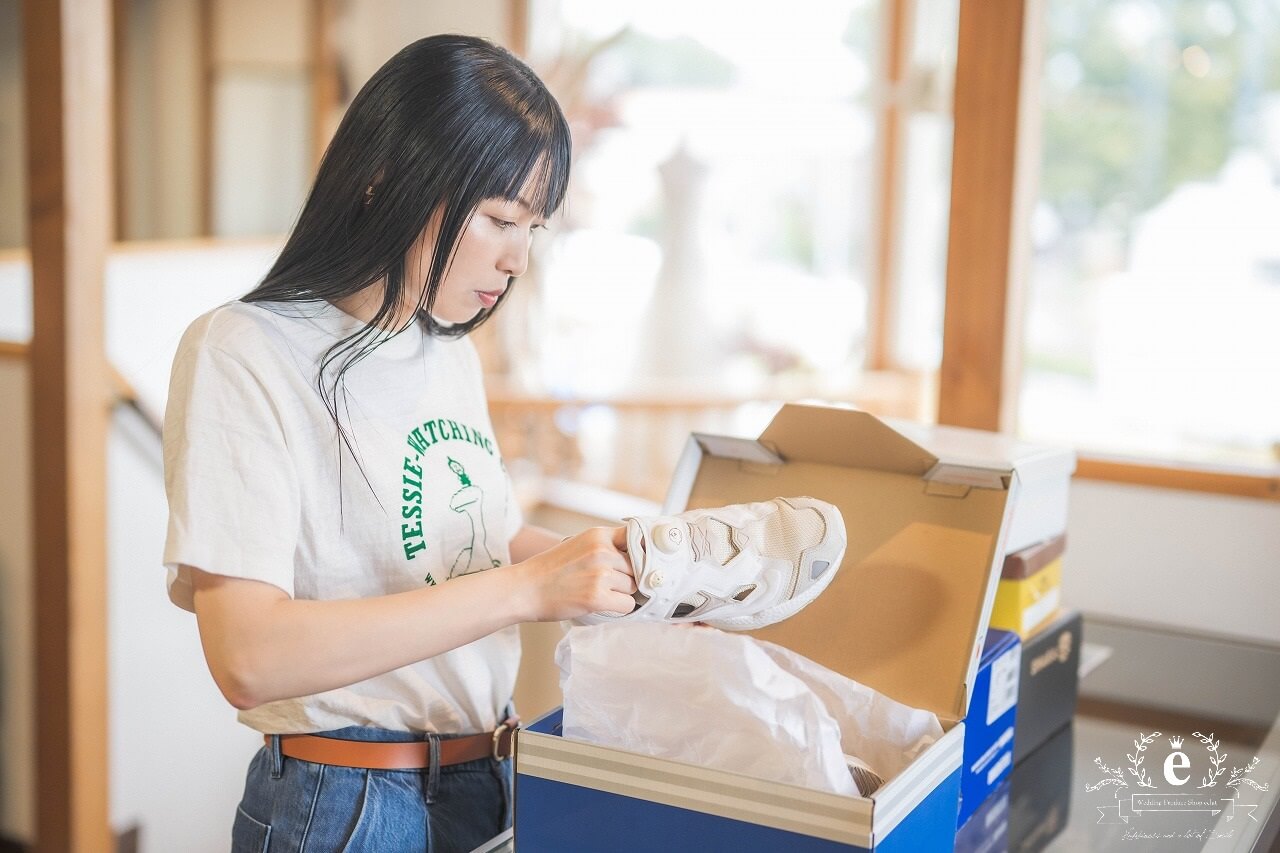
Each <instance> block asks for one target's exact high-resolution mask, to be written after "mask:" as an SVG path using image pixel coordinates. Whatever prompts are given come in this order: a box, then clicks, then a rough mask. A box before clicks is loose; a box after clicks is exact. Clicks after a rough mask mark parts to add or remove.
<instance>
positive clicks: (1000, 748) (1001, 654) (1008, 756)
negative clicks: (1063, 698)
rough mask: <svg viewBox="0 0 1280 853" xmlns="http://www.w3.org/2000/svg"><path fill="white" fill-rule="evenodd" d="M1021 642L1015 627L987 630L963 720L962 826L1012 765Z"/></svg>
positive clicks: (1006, 777)
mask: <svg viewBox="0 0 1280 853" xmlns="http://www.w3.org/2000/svg"><path fill="white" fill-rule="evenodd" d="M1021 671H1022V643H1021V642H1020V641H1019V639H1018V635H1017V634H1016V633H1014V632H1013V631H1001V630H998V629H995V628H992V629H990V630H988V631H987V638H986V642H985V643H984V644H983V648H982V660H981V661H980V662H979V664H978V676H977V679H976V680H975V681H974V683H973V697H972V699H971V700H970V702H969V715H968V716H967V717H965V720H964V766H963V768H962V769H961V772H960V812H959V818H958V821H957V824H958V825H963V824H964V823H965V821H967V820H969V817H970V816H971V815H972V814H973V813H974V812H976V811H977V810H978V809H979V808H980V807H981V806H982V804H983V802H984V801H985V800H986V799H987V797H989V796H991V794H992V793H993V792H994V791H995V790H996V788H998V787H1000V783H1002V782H1003V781H1004V780H1006V779H1008V778H1009V773H1010V772H1011V771H1012V770H1013V734H1014V723H1015V721H1016V719H1017V713H1018V678H1019V674H1020V672H1021Z"/></svg>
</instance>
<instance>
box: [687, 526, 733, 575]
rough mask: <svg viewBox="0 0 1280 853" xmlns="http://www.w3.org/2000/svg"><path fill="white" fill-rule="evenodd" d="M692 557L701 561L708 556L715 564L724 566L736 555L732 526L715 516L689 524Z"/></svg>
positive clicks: (696, 560)
mask: <svg viewBox="0 0 1280 853" xmlns="http://www.w3.org/2000/svg"><path fill="white" fill-rule="evenodd" d="M689 530H690V534H689V536H690V543H689V544H690V545H691V546H692V547H693V559H694V561H695V562H702V558H703V557H704V556H710V557H711V559H712V560H714V561H715V562H716V564H717V565H721V566H726V565H728V564H729V561H730V560H732V559H733V558H734V557H736V556H738V550H739V549H738V546H736V545H734V544H733V528H732V527H730V526H729V525H727V524H725V523H724V522H723V521H720V520H719V519H716V518H704V519H702V521H700V522H698V523H697V524H693V525H690V526H689Z"/></svg>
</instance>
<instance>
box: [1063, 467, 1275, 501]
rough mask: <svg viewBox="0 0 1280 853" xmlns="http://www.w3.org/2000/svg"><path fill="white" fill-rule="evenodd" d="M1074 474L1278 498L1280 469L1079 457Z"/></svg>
mask: <svg viewBox="0 0 1280 853" xmlns="http://www.w3.org/2000/svg"><path fill="white" fill-rule="evenodd" d="M1075 476H1076V478H1077V479H1080V480H1099V481H1102V482H1107V483H1125V484H1128V485H1133V486H1150V487H1154V488H1158V489H1179V490H1182V491H1187V492H1205V493H1208V494H1215V495H1234V496H1236V497H1242V498H1257V499H1259V500H1267V501H1280V471H1274V473H1272V474H1270V475H1268V474H1265V473H1264V474H1254V473H1250V472H1241V471H1229V470H1222V469H1214V468H1209V467H1204V466H1192V465H1186V466H1175V465H1172V464H1170V463H1167V462H1161V463H1158V464H1157V463H1154V462H1142V461H1139V460H1128V459H1105V458H1100V457H1093V456H1081V457H1080V458H1079V459H1078V460H1077V461H1076V473H1075Z"/></svg>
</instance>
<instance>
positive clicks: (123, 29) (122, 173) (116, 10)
mask: <svg viewBox="0 0 1280 853" xmlns="http://www.w3.org/2000/svg"><path fill="white" fill-rule="evenodd" d="M131 5H132V0H111V21H112V24H113V26H112V28H111V36H112V38H111V86H112V92H111V95H112V110H111V112H112V116H111V132H112V137H113V140H112V141H113V143H114V144H113V145H112V152H113V165H114V166H115V168H114V170H113V172H112V181H111V184H112V186H111V194H112V197H113V200H114V203H115V228H114V229H113V233H112V235H111V239H112V240H127V239H128V238H129V237H130V232H129V215H128V214H129V205H128V196H127V189H128V184H129V155H128V117H129V101H128V92H129V87H128V85H127V83H128V79H129V78H128V74H127V71H128V68H129V9H130V6H131Z"/></svg>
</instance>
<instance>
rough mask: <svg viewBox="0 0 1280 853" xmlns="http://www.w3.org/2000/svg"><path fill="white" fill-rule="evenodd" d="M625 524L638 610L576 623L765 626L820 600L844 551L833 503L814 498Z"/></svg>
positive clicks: (841, 524)
mask: <svg viewBox="0 0 1280 853" xmlns="http://www.w3.org/2000/svg"><path fill="white" fill-rule="evenodd" d="M626 522H627V556H628V557H629V558H630V560H631V566H632V569H633V570H634V572H635V578H636V586H637V587H638V591H637V592H636V593H635V600H636V608H635V609H634V610H632V611H631V612H630V613H625V614H624V613H591V614H588V615H587V616H584V617H582V618H580V619H578V620H577V621H578V622H579V623H580V624H586V625H595V624H600V623H602V622H610V621H616V620H618V619H627V620H632V621H657V622H705V623H706V624H708V625H711V626H714V627H716V628H723V629H724V630H727V631H747V630H751V629H753V628H762V627H764V626H765V625H770V624H772V623H774V622H780V621H781V620H783V619H786V618H787V617H789V616H792V615H794V614H796V613H798V612H799V611H800V610H801V609H802V608H803V607H805V606H806V605H807V604H808V603H809V602H811V601H813V600H814V599H815V598H817V597H818V594H819V593H821V592H822V591H823V590H824V589H826V588H827V586H828V585H829V584H830V583H831V579H832V578H833V577H835V574H836V571H837V570H838V569H839V568H840V560H841V558H842V557H843V556H844V548H845V530H844V519H843V518H841V516H840V510H838V509H836V507H834V506H832V505H831V504H829V503H825V502H823V501H820V500H816V499H814V498H807V497H799V498H774V499H773V500H771V501H764V502H762V503H751V504H734V505H732V506H726V507H720V508H717V509H695V510H690V511H689V512H684V513H681V514H680V515H675V516H654V517H649V518H628V519H626Z"/></svg>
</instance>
